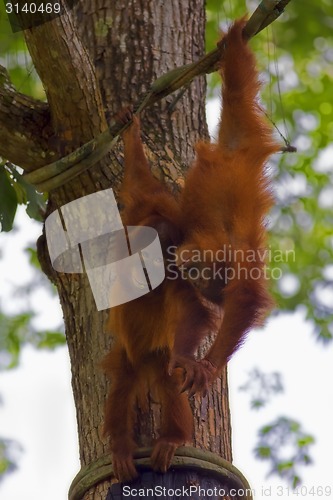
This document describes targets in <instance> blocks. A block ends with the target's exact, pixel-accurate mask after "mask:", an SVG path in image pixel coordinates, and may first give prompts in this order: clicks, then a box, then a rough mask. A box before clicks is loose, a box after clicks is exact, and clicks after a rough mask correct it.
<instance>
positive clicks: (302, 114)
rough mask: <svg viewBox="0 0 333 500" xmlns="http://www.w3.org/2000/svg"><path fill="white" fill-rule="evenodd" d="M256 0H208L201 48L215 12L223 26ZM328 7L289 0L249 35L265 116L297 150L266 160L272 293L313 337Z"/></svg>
mask: <svg viewBox="0 0 333 500" xmlns="http://www.w3.org/2000/svg"><path fill="white" fill-rule="evenodd" d="M246 4H247V5H246ZM257 4H258V3H257V2H245V1H239V2H224V4H223V8H224V11H221V2H219V1H218V0H208V2H207V8H208V15H207V48H208V49H212V48H213V46H214V45H215V43H216V29H217V25H218V22H217V19H218V16H220V19H221V18H222V19H223V20H224V21H223V23H221V24H222V27H224V26H226V24H228V23H230V22H231V20H232V19H234V18H236V17H238V16H240V15H243V13H244V12H246V11H249V12H251V11H252V10H253V8H255V7H256V6H257ZM330 5H331V4H330V2H329V0H321V1H318V2H315V3H313V2H312V3H311V2H307V3H306V4H304V2H302V3H300V2H293V1H291V2H290V3H289V4H288V6H287V8H286V10H285V13H284V14H283V15H282V16H281V18H280V19H279V20H277V21H275V22H274V23H273V25H272V27H271V28H269V29H267V30H265V31H264V32H262V33H260V34H259V35H258V36H256V37H255V38H254V39H253V40H252V41H251V44H252V45H253V47H254V49H255V51H256V53H257V57H258V60H259V63H260V65H261V67H262V70H263V73H264V75H265V80H266V83H267V84H266V85H265V88H264V92H263V96H264V101H265V103H266V108H267V109H268V115H269V116H270V117H271V119H272V120H273V121H274V122H275V123H276V124H277V127H278V129H279V130H281V131H282V132H283V134H284V135H286V136H287V138H288V139H289V140H291V142H292V144H293V145H295V146H297V148H298V152H297V153H296V154H291V155H281V156H280V157H278V158H276V160H275V161H274V162H271V165H270V168H271V175H272V177H273V184H274V190H275V198H276V206H275V208H274V210H273V211H272V213H271V217H270V224H269V228H270V235H271V236H270V250H271V251H270V257H271V259H269V260H270V262H269V264H270V268H271V276H272V280H271V284H272V291H273V293H274V295H275V298H276V302H277V304H278V309H279V310H284V311H295V310H296V309H298V308H303V309H305V310H306V316H307V318H308V320H310V321H311V322H312V323H313V331H314V333H315V335H316V338H317V339H318V340H320V341H322V342H326V343H327V342H328V341H331V340H332V338H333V266H332V264H331V263H332V262H333V237H332V225H333V210H332V209H333V188H332V185H333V143H332V139H331V138H332V136H333V124H332V119H331V116H332V111H333V105H332V98H331V93H332V89H331V81H332V76H333V69H332V68H333V65H332V60H333V36H332V26H333V11H332V9H331V10H330V11H329V8H328V7H329V6H330ZM247 7H248V8H247ZM214 82H215V80H214V77H212V78H211V84H212V85H214ZM214 92H215V91H214V90H213V91H211V94H214ZM281 255H282V256H284V258H282V259H281V258H280V256H281ZM277 256H279V259H277V258H276V257H277Z"/></svg>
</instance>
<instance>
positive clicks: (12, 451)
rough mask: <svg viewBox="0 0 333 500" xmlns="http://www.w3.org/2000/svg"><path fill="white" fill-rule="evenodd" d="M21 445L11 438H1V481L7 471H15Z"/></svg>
mask: <svg viewBox="0 0 333 500" xmlns="http://www.w3.org/2000/svg"><path fill="white" fill-rule="evenodd" d="M19 451H20V446H19V445H18V444H17V443H16V442H15V441H13V440H11V439H2V438H0V482H1V480H2V479H3V478H4V476H5V473H8V472H13V471H14V470H15V469H16V468H17V466H16V461H17V455H18V452H19Z"/></svg>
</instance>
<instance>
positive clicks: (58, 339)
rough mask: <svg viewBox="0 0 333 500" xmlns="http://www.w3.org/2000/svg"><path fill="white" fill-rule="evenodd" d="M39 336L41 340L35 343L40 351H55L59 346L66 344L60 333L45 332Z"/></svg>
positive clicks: (62, 334) (63, 336)
mask: <svg viewBox="0 0 333 500" xmlns="http://www.w3.org/2000/svg"><path fill="white" fill-rule="evenodd" d="M41 336H42V338H41V339H40V341H39V342H38V343H37V347H39V348H41V349H55V348H56V347H59V346H60V345H64V344H66V337H65V335H64V333H62V332H51V331H46V332H43V333H42V335H41Z"/></svg>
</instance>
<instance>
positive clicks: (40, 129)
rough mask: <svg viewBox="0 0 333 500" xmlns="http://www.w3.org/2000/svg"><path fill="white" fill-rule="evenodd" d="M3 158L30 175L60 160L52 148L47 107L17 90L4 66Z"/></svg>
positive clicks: (0, 73)
mask: <svg viewBox="0 0 333 500" xmlns="http://www.w3.org/2000/svg"><path fill="white" fill-rule="evenodd" d="M0 123H1V146H0V154H1V156H3V157H4V158H10V160H11V162H12V163H14V164H15V165H20V166H21V167H22V168H24V169H26V170H27V171H29V170H30V169H31V167H32V166H33V168H35V169H36V168H39V167H42V166H43V165H45V163H48V162H51V161H54V160H55V159H56V158H59V156H60V155H59V154H56V152H55V151H54V150H53V149H52V147H51V144H50V143H51V138H52V136H53V134H54V132H53V129H52V127H51V124H50V112H49V107H48V105H47V104H46V103H42V102H40V101H37V100H35V99H32V98H31V97H28V96H25V95H23V94H21V93H19V92H17V91H16V90H15V88H14V87H13V85H12V84H11V81H10V79H9V75H8V73H7V71H6V69H5V68H3V67H2V66H0Z"/></svg>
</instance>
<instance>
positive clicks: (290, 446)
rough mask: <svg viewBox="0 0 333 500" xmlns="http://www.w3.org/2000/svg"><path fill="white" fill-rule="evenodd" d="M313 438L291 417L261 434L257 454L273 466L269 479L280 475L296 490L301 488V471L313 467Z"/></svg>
mask: <svg viewBox="0 0 333 500" xmlns="http://www.w3.org/2000/svg"><path fill="white" fill-rule="evenodd" d="M313 443H314V438H313V436H311V435H310V434H307V433H305V432H304V431H303V430H302V428H301V425H300V424H299V423H298V422H296V421H295V420H292V419H290V418H288V417H279V418H278V419H277V420H275V421H274V422H272V423H271V424H268V425H265V426H264V427H262V428H261V429H260V430H259V442H258V445H257V447H256V449H255V454H256V456H257V458H259V459H260V460H264V461H266V462H269V463H270V466H271V468H270V471H269V473H268V476H270V475H272V474H277V475H278V476H279V477H281V478H282V479H285V480H287V481H288V483H289V484H290V486H292V487H293V488H296V487H297V486H298V485H299V484H301V475H300V468H301V467H302V466H304V465H309V464H310V463H311V458H310V454H309V448H310V447H311V445H313Z"/></svg>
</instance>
